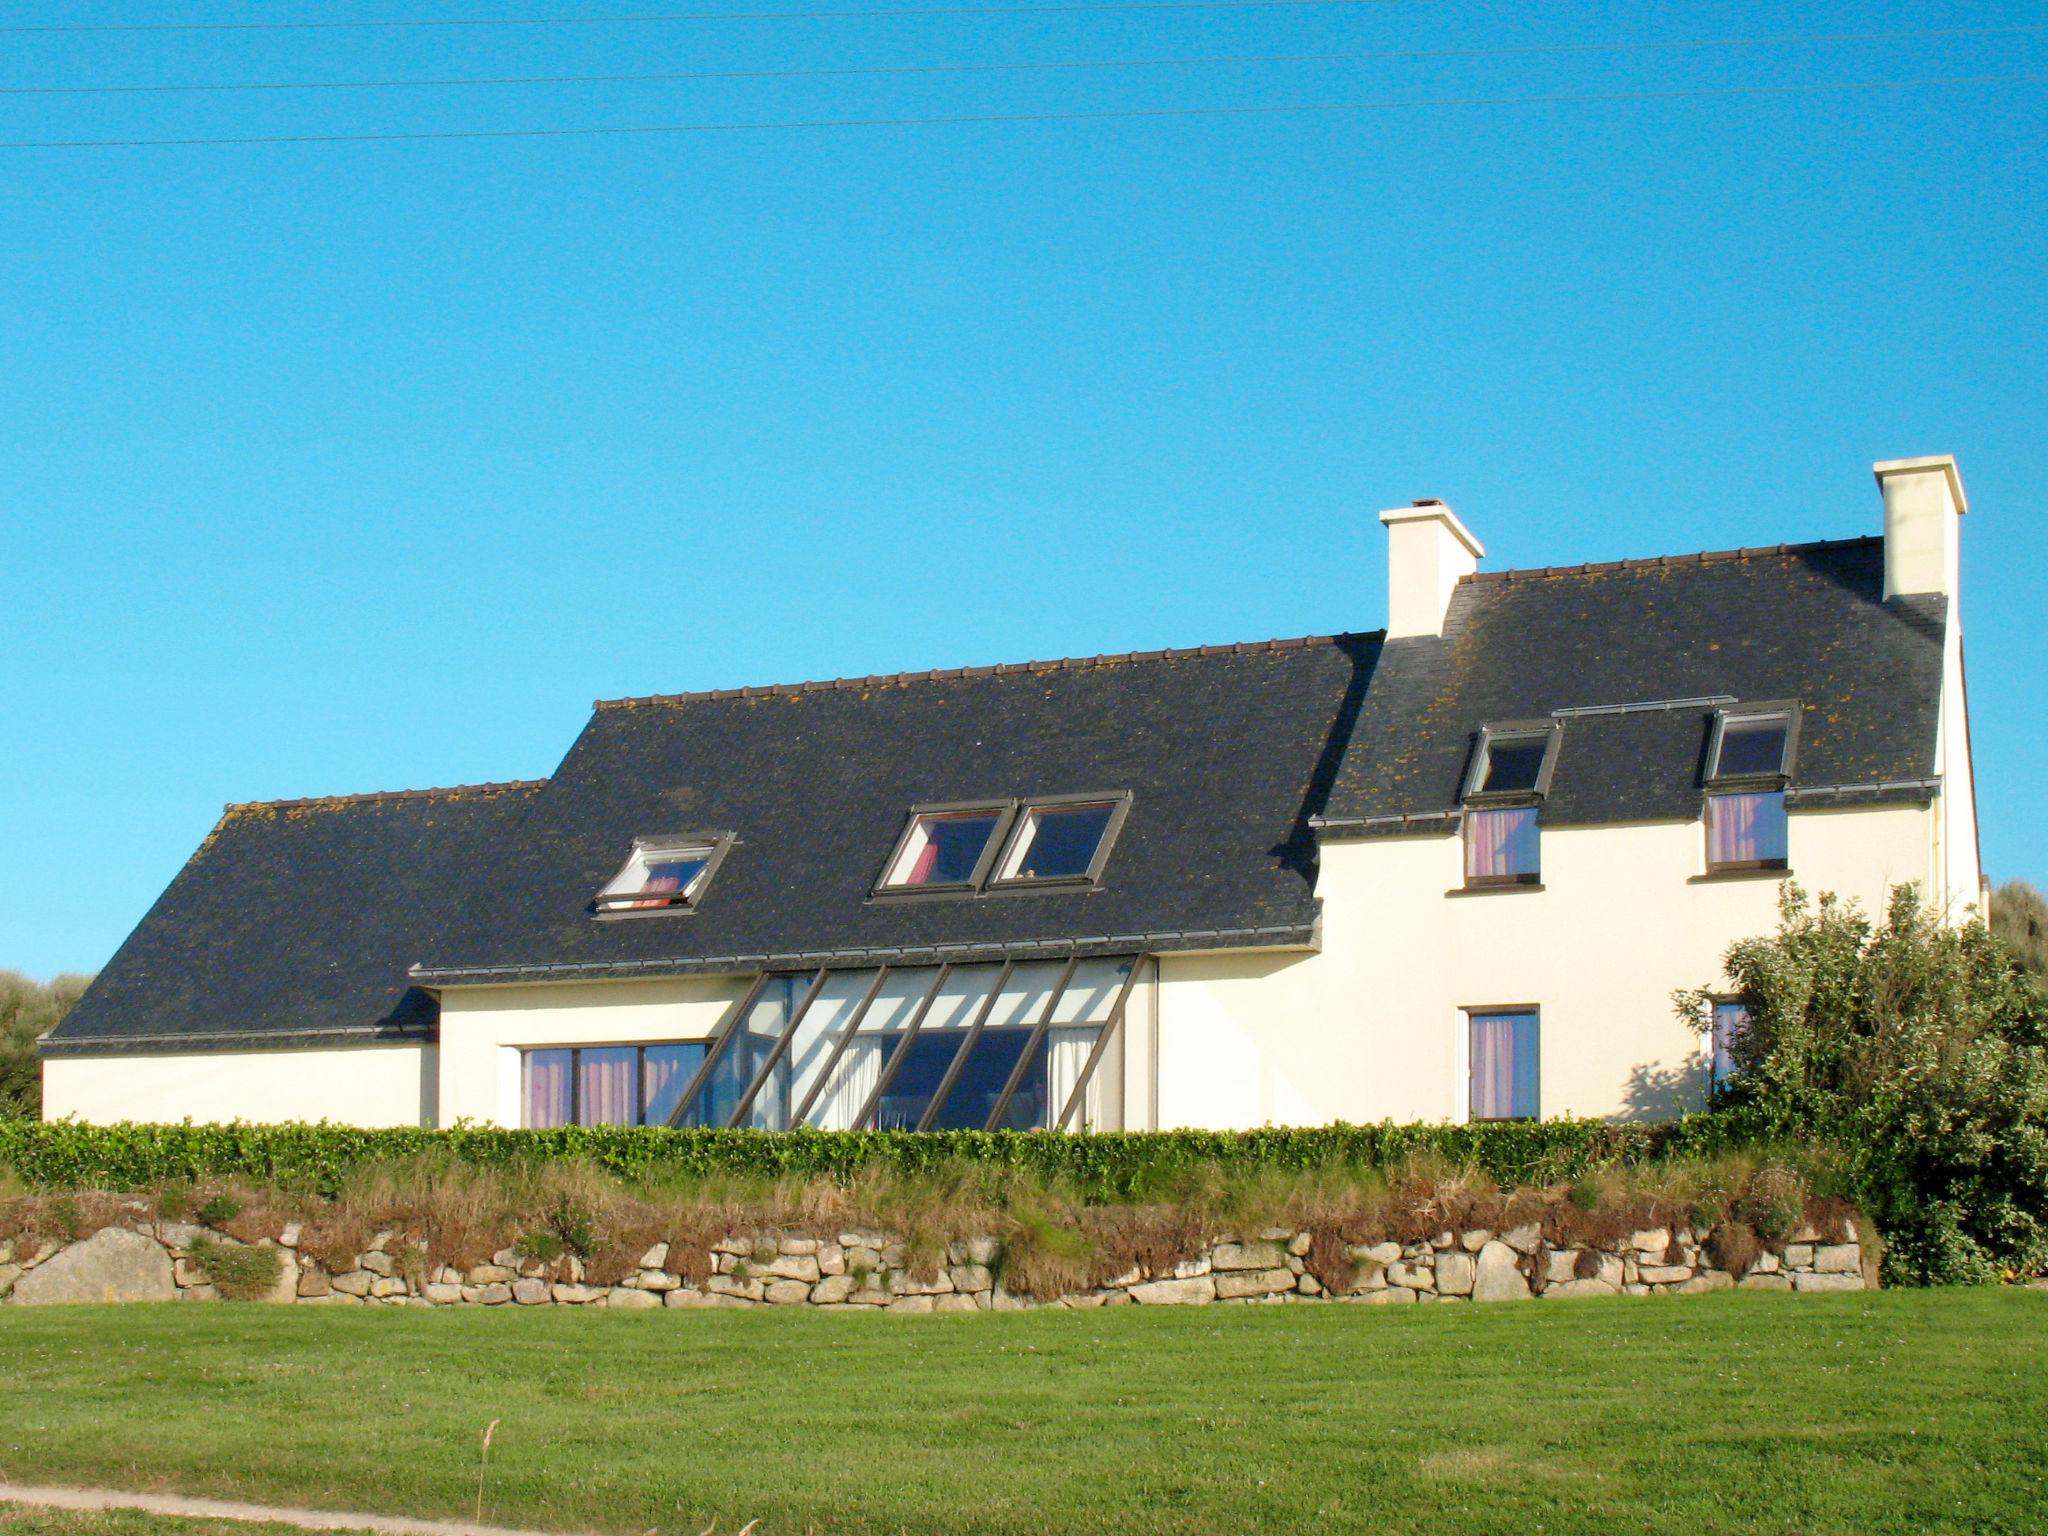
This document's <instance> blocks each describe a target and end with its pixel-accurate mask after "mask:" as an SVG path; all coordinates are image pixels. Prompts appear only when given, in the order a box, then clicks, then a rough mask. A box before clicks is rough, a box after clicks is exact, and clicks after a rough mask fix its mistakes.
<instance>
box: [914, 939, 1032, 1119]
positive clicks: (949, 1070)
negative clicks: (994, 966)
mask: <svg viewBox="0 0 2048 1536" xmlns="http://www.w3.org/2000/svg"><path fill="white" fill-rule="evenodd" d="M1016 970H1017V962H1016V961H1014V960H1005V961H1004V962H1003V969H1002V972H1001V974H999V975H998V976H997V977H996V984H995V985H994V986H993V987H991V988H989V993H988V996H987V997H985V998H983V999H982V1001H981V1007H980V1009H979V1010H978V1011H977V1012H976V1013H975V1015H974V1022H973V1023H972V1024H970V1025H968V1026H967V1038H966V1039H965V1040H962V1041H961V1042H960V1049H959V1050H957V1051H955V1052H954V1053H953V1059H952V1061H950V1062H948V1063H947V1065H946V1075H945V1076H944V1077H942V1078H940V1079H939V1086H938V1087H937V1088H935V1089H933V1090H932V1097H931V1102H930V1103H929V1104H927V1105H925V1107H924V1113H923V1114H922V1115H920V1116H919V1117H918V1121H917V1128H918V1129H919V1130H920V1131H928V1130H930V1129H931V1128H932V1124H933V1122H934V1121H936V1120H937V1119H938V1118H939V1111H940V1110H941V1109H944V1108H945V1107H946V1096H947V1095H948V1094H950V1093H951V1092H952V1091H953V1085H954V1084H955V1083H957V1082H958V1081H960V1074H961V1072H962V1071H964V1070H965V1069H966V1066H967V1058H968V1057H969V1056H970V1055H971V1054H973V1051H974V1045H975V1042H976V1041H978V1040H979V1039H981V1032H982V1030H983V1029H985V1028H987V1027H988V1016H989V1015H990V1014H991V1013H994V1012H995V1010H996V1002H997V1000H998V999H999V998H1001V997H1002V995H1003V988H1005V987H1007V986H1008V985H1009V984H1010V977H1011V976H1012V975H1014V974H1015V973H1016Z"/></svg>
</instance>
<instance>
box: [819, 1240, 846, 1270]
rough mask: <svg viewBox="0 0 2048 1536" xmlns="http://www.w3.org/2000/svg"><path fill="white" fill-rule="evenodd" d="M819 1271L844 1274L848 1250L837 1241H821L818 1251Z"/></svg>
mask: <svg viewBox="0 0 2048 1536" xmlns="http://www.w3.org/2000/svg"><path fill="white" fill-rule="evenodd" d="M817 1260H818V1273H819V1274H821V1275H843V1274H845V1273H846V1250H845V1249H844V1248H842V1247H840V1246H839V1245H838V1244H837V1243H820V1244H818V1252H817Z"/></svg>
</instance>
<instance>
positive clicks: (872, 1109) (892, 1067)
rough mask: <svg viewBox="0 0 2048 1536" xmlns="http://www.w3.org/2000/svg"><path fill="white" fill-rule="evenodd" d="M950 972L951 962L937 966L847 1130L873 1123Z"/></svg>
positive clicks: (864, 1127) (861, 1127)
mask: <svg viewBox="0 0 2048 1536" xmlns="http://www.w3.org/2000/svg"><path fill="white" fill-rule="evenodd" d="M952 974H953V962H952V961H950V960H948V961H947V962H946V963H945V964H944V965H942V966H940V967H939V973H938V975H936V976H934V977H933V978H932V985H931V990H930V991H929V992H927V993H925V995H924V1000H923V1001H922V1002H920V1003H919V1004H918V1005H917V1011H916V1012H915V1013H913V1014H912V1015H911V1016H910V1022H909V1023H908V1024H906V1025H905V1026H904V1027H903V1033H902V1034H901V1035H899V1036H898V1037H897V1039H896V1048H895V1049H894V1050H892V1051H891V1052H890V1053H889V1059H888V1060H887V1061H885V1062H883V1063H882V1070H881V1072H880V1073H879V1074H877V1076H876V1078H875V1086H874V1089H873V1091H871V1092H870V1093H869V1094H868V1101H867V1103H865V1104H863V1105H862V1106H861V1109H860V1113H859V1115H857V1116H855V1117H854V1122H853V1124H852V1125H850V1126H848V1127H847V1129H848V1130H853V1131H864V1130H866V1129H867V1128H868V1127H869V1126H871V1125H873V1124H874V1120H875V1116H876V1114H878V1113H879V1112H880V1110H881V1108H882V1095H883V1094H885V1093H887V1092H888V1091H889V1085H890V1084H891V1083H893V1082H895V1081H896V1074H897V1072H898V1071H900V1070H901V1069H902V1066H903V1062H904V1059H905V1058H906V1057H907V1056H909V1054H910V1042H911V1041H913V1040H915V1039H916V1038H917V1032H918V1031H919V1030H920V1029H923V1028H924V1019H925V1015H926V1014H928V1013H930V1012H931V1011H932V1004H933V1003H935V1002H937V1001H938V1000H939V989H940V988H941V987H943V986H945V984H946V979H947V978H948V977H949V976H951V975H952Z"/></svg>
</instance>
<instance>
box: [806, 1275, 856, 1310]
mask: <svg viewBox="0 0 2048 1536" xmlns="http://www.w3.org/2000/svg"><path fill="white" fill-rule="evenodd" d="M852 1294H853V1276H851V1275H826V1276H825V1277H824V1278H823V1279H821V1280H819V1282H818V1283H817V1284H816V1285H814V1286H812V1287H811V1300H812V1301H813V1302H815V1303H816V1304H817V1305H819V1306H821V1307H829V1306H833V1305H835V1304H837V1303H839V1302H842V1301H844V1300H846V1298H847V1297H849V1296H851V1295H852Z"/></svg>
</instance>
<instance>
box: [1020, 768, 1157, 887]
mask: <svg viewBox="0 0 2048 1536" xmlns="http://www.w3.org/2000/svg"><path fill="white" fill-rule="evenodd" d="M1132 799H1133V797H1132V794H1131V791H1129V790H1128V789H1120V790H1111V791H1107V792H1105V791H1096V792H1095V793H1092V794H1075V795H1031V796H1027V797H1025V798H1023V799H1021V800H1019V801H1018V802H1017V803H1016V806H1017V808H1016V813H1015V815H1014V816H1013V817H1012V818H1011V822H1010V825H1009V827H1008V828H1007V829H1006V831H1005V835H1004V838H1003V846H1002V851H1001V853H1000V855H999V856H998V857H997V858H996V860H995V862H994V864H993V865H991V866H990V869H989V872H988V879H987V882H986V884H985V885H984V886H983V891H984V893H985V894H987V895H990V896H1014V895H1023V894H1028V893H1030V892H1033V891H1076V890H1084V891H1085V890H1098V889H1100V888H1101V885H1102V871H1103V868H1104V866H1106V865H1107V864H1108V863H1109V856H1110V853H1111V852H1112V851H1113V850H1114V849H1115V847H1116V840H1117V835H1118V834H1119V833H1121V832H1122V831H1123V829H1124V822H1125V821H1126V820H1127V819H1128V818H1129V817H1130V814H1131V804H1132ZM1088 805H1106V806H1108V807H1109V819H1108V820H1107V821H1106V822H1104V823H1103V825H1102V836H1101V837H1099V838H1097V839H1096V842H1095V852H1094V853H1093V854H1091V855H1090V856H1089V859H1088V868H1087V869H1086V870H1085V871H1083V872H1082V873H1080V874H1078V875H1011V876H1009V877H1008V878H1004V877H1002V876H1001V875H999V874H998V873H996V871H998V870H1000V869H1001V868H1002V867H1003V865H1004V863H1005V862H1006V861H1007V860H1008V859H1009V857H1010V854H1011V851H1012V849H1013V848H1015V847H1016V846H1017V840H1018V839H1019V838H1021V837H1023V836H1024V835H1025V833H1026V831H1027V830H1028V829H1029V828H1030V825H1031V816H1032V813H1033V812H1034V811H1048V810H1061V809H1074V808H1077V807H1080V806H1088Z"/></svg>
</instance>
